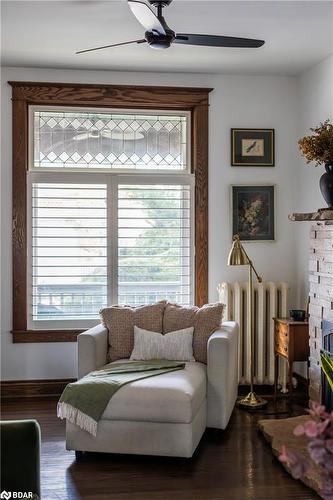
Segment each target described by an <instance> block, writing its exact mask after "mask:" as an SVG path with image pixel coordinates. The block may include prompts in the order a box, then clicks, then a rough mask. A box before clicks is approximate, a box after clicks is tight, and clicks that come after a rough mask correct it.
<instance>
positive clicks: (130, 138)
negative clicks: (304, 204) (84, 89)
mask: <svg viewBox="0 0 333 500" xmlns="http://www.w3.org/2000/svg"><path fill="white" fill-rule="evenodd" d="M188 129H189V125H188V115H187V114H186V113H184V114H181V113H179V114H177V115H173V114H168V115H166V114H162V113H160V112H156V114H149V115H148V114H141V113H137V112H128V113H127V112H126V113H125V114H124V113H123V112H122V113H119V112H118V113H113V112H112V113H111V112H110V113H106V112H99V111H92V110H89V111H86V112H83V111H72V110H61V111H58V110H42V109H38V110H36V109H34V110H33V133H34V138H33V142H34V150H33V162H32V166H33V167H35V168H41V167H42V168H43V167H44V168H71V169H90V168H94V169H105V168H106V169H107V168H110V169H111V168H112V169H130V170H133V169H148V170H182V171H184V170H186V169H187V168H188V165H187V161H188V158H187V156H188V155H187V146H188V140H187V133H188Z"/></svg>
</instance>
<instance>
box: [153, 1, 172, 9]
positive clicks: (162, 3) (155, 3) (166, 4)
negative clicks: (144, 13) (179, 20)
mask: <svg viewBox="0 0 333 500" xmlns="http://www.w3.org/2000/svg"><path fill="white" fill-rule="evenodd" d="M171 2H172V0H149V3H150V5H153V6H154V7H159V6H161V7H167V6H168V5H170V4H171Z"/></svg>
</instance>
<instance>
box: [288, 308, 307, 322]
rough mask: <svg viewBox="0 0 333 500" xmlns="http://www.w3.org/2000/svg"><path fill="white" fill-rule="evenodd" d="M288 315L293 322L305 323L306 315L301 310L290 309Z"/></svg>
mask: <svg viewBox="0 0 333 500" xmlns="http://www.w3.org/2000/svg"><path fill="white" fill-rule="evenodd" d="M289 314H290V318H291V319H292V320H293V321H305V318H306V313H305V311H304V310H303V309H290V311H289Z"/></svg>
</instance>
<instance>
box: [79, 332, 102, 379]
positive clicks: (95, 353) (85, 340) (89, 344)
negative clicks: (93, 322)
mask: <svg viewBox="0 0 333 500" xmlns="http://www.w3.org/2000/svg"><path fill="white" fill-rule="evenodd" d="M77 348H78V378H82V377H84V375H87V373H89V372H91V371H93V370H96V369H97V368H100V367H101V366H103V365H105V364H106V362H107V352H108V331H107V329H106V328H105V327H104V326H103V325H97V326H94V328H90V330H87V331H86V332H83V333H80V335H78V337H77Z"/></svg>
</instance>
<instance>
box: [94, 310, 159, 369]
mask: <svg viewBox="0 0 333 500" xmlns="http://www.w3.org/2000/svg"><path fill="white" fill-rule="evenodd" d="M165 304H166V301H164V300H163V301H161V302H157V303H156V304H152V305H148V306H139V307H131V306H111V307H106V308H105V309H102V310H101V311H100V317H101V321H102V323H103V325H104V326H105V327H106V328H107V329H108V331H109V346H110V349H109V359H110V361H116V360H117V359H124V358H129V357H130V355H131V353H132V350H133V347H134V325H136V326H138V327H139V328H143V329H144V330H149V331H152V332H159V333H162V328H163V312H164V308H165Z"/></svg>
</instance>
